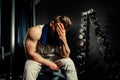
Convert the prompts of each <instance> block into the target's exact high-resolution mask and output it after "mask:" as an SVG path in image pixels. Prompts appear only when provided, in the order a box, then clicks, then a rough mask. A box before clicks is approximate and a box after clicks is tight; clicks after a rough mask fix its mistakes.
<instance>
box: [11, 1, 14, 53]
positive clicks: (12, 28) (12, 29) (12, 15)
mask: <svg viewBox="0 0 120 80" xmlns="http://www.w3.org/2000/svg"><path fill="white" fill-rule="evenodd" d="M14 48H15V0H12V13H11V53H14V51H15V50H14Z"/></svg>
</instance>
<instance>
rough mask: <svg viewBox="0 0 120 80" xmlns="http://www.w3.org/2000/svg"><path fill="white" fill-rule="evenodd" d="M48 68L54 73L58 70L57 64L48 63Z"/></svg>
mask: <svg viewBox="0 0 120 80" xmlns="http://www.w3.org/2000/svg"><path fill="white" fill-rule="evenodd" d="M49 68H50V69H52V70H54V71H56V70H58V69H59V67H58V66H57V64H55V63H53V62H50V64H49Z"/></svg>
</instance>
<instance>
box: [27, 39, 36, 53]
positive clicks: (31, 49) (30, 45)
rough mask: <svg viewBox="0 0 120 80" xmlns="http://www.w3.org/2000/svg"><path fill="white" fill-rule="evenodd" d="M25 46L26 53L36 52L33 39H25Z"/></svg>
mask: <svg viewBox="0 0 120 80" xmlns="http://www.w3.org/2000/svg"><path fill="white" fill-rule="evenodd" d="M25 47H26V51H27V54H28V55H32V54H34V53H35V52H36V42H35V41H33V40H30V39H27V40H26V42H25Z"/></svg>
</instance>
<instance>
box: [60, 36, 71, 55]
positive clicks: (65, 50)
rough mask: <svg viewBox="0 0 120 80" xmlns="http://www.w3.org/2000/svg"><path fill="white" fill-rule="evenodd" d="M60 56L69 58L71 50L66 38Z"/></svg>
mask: <svg viewBox="0 0 120 80" xmlns="http://www.w3.org/2000/svg"><path fill="white" fill-rule="evenodd" d="M60 54H61V56H62V57H69V54H70V48H69V46H68V44H67V40H66V38H65V39H64V41H63V44H62V45H61V46H60Z"/></svg>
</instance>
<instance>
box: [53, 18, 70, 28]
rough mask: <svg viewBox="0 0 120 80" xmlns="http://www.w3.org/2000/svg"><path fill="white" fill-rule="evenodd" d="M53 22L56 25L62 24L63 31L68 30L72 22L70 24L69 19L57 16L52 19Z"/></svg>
mask: <svg viewBox="0 0 120 80" xmlns="http://www.w3.org/2000/svg"><path fill="white" fill-rule="evenodd" d="M53 21H54V22H55V23H57V22H61V23H63V25H64V27H65V29H68V28H70V26H71V25H72V22H71V20H70V18H69V17H67V16H57V17H55V18H54V19H53Z"/></svg>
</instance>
